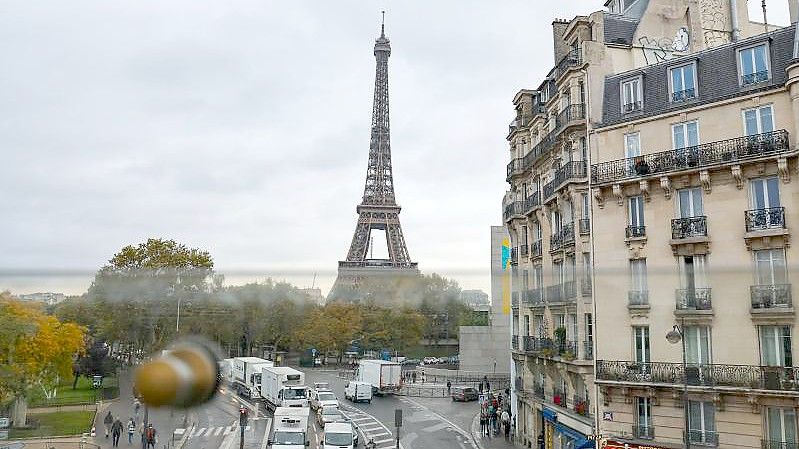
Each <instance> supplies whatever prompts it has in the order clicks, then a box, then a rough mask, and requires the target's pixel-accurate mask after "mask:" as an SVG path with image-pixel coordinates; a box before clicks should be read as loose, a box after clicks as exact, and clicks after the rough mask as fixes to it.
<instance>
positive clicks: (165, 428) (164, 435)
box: [94, 370, 189, 449]
mask: <svg viewBox="0 0 799 449" xmlns="http://www.w3.org/2000/svg"><path fill="white" fill-rule="evenodd" d="M132 387H133V380H132V370H126V371H121V372H120V373H119V398H118V399H117V400H115V401H111V402H105V403H102V404H101V405H100V408H99V410H98V412H97V416H95V419H94V423H95V427H96V429H97V435H96V437H95V438H94V443H95V444H97V445H98V446H99V447H100V448H102V449H110V448H111V447H112V438H111V437H110V436H109V437H108V438H105V426H104V425H103V419H104V418H105V415H106V414H107V413H108V412H109V411H111V415H112V416H113V417H114V419H117V418H119V420H120V421H122V424H123V425H124V431H123V432H122V437H121V438H120V439H119V447H131V446H130V445H128V420H129V419H130V418H134V420H135V421H136V433H135V434H134V435H133V447H139V445H141V433H139V431H140V427H141V425H142V422H143V421H144V415H145V407H144V405H142V406H141V408H140V409H139V413H138V414H136V411H135V407H134V405H133V389H132ZM184 421H185V423H186V426H185V427H188V426H189V419H188V416H187V415H186V412H185V411H182V410H174V409H169V408H158V409H154V408H150V409H149V412H148V422H150V423H152V424H153V427H154V428H155V429H156V431H157V434H158V445H157V447H159V448H163V447H165V446H166V447H169V448H171V447H174V444H173V443H172V434H173V432H174V430H175V429H176V428H185V427H184ZM137 443H138V444H137ZM175 443H177V441H175Z"/></svg>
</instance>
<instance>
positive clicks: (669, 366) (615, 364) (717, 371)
mask: <svg viewBox="0 0 799 449" xmlns="http://www.w3.org/2000/svg"><path fill="white" fill-rule="evenodd" d="M596 366H597V372H596V378H597V380H600V381H602V380H608V381H616V382H626V383H634V384H642V383H655V384H662V385H668V386H672V387H674V388H681V387H682V386H683V385H684V384H685V383H686V382H687V383H688V385H692V386H701V387H730V388H741V389H755V390H774V391H791V392H799V368H794V367H790V366H758V365H722V364H695V363H689V364H688V365H687V366H686V367H685V369H683V365H682V363H668V362H646V363H643V362H635V361H629V360H597V362H596Z"/></svg>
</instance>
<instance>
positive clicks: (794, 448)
mask: <svg viewBox="0 0 799 449" xmlns="http://www.w3.org/2000/svg"><path fill="white" fill-rule="evenodd" d="M760 448H761V449H799V443H797V442H796V441H779V440H760Z"/></svg>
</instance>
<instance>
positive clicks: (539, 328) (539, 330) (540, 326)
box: [534, 315, 547, 337]
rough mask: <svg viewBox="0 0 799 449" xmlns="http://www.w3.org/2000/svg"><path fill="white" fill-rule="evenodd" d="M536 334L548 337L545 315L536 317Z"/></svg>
mask: <svg viewBox="0 0 799 449" xmlns="http://www.w3.org/2000/svg"><path fill="white" fill-rule="evenodd" d="M534 318H535V322H534V324H535V333H536V335H537V336H538V337H543V336H545V335H546V332H547V331H546V326H545V325H544V315H536V316H535V317H534Z"/></svg>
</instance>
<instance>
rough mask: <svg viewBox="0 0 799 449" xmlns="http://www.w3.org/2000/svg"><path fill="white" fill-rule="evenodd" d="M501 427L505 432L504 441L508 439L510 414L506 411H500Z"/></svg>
mask: <svg viewBox="0 0 799 449" xmlns="http://www.w3.org/2000/svg"><path fill="white" fill-rule="evenodd" d="M502 427H504V430H505V439H506V440H509V439H510V413H508V411H507V410H503V411H502Z"/></svg>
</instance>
